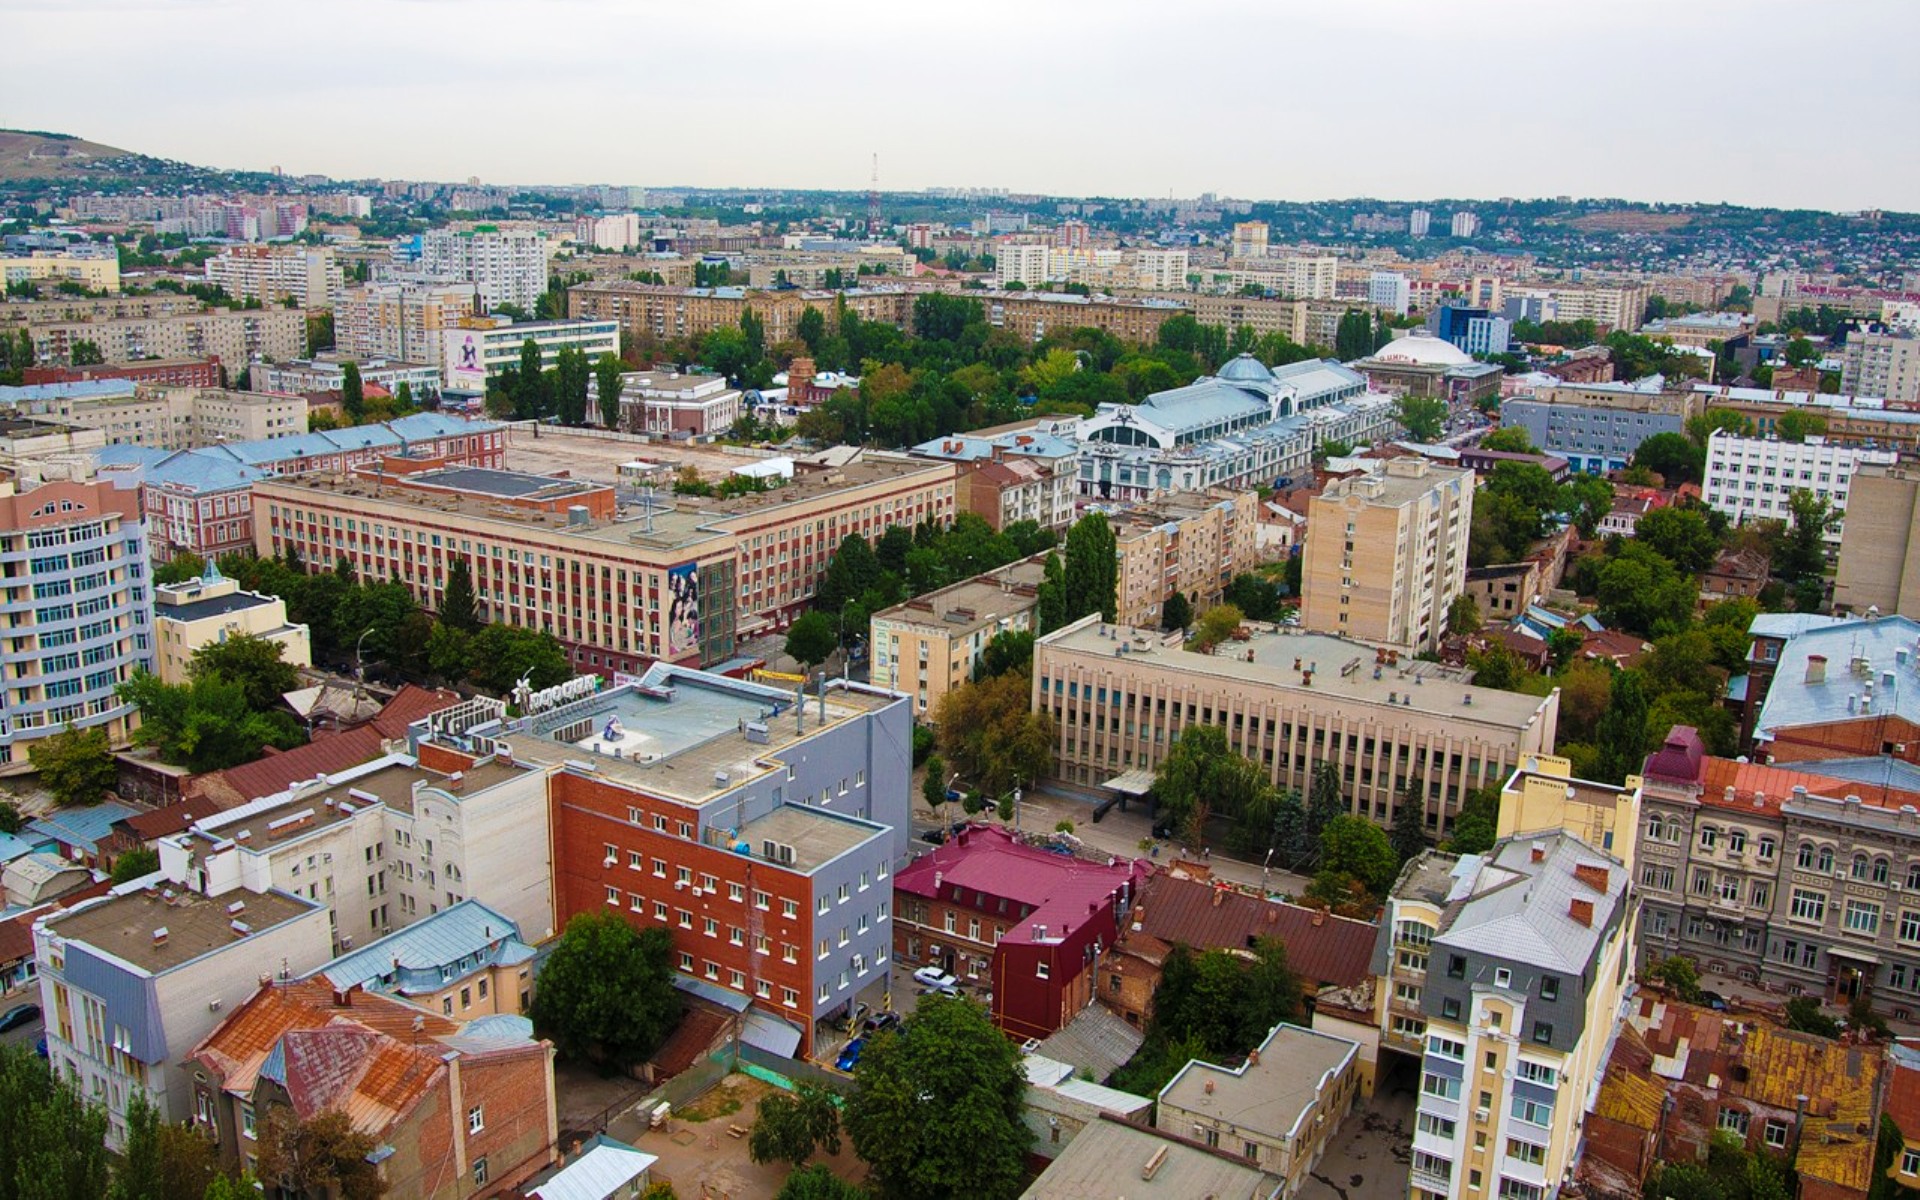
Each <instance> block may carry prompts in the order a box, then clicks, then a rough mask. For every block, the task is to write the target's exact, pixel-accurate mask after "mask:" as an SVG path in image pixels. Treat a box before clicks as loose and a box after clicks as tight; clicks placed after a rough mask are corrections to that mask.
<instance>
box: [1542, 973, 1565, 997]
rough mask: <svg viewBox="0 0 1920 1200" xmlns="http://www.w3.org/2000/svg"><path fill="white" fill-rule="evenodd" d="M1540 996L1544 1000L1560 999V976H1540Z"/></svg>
mask: <svg viewBox="0 0 1920 1200" xmlns="http://www.w3.org/2000/svg"><path fill="white" fill-rule="evenodd" d="M1540 998H1541V999H1542V1000H1558V999H1559V998H1560V977H1559V976H1557V975H1542V976H1541V977H1540Z"/></svg>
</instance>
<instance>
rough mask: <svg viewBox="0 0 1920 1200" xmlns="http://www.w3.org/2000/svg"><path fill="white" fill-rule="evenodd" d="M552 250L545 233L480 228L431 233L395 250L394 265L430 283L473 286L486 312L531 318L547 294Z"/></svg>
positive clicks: (480, 226)
mask: <svg viewBox="0 0 1920 1200" xmlns="http://www.w3.org/2000/svg"><path fill="white" fill-rule="evenodd" d="M553 251H554V245H553V242H552V241H551V239H549V238H548V237H547V235H546V234H544V233H537V232H534V231H533V230H527V229H501V228H499V227H498V226H494V225H476V226H474V227H473V228H472V229H431V230H428V231H427V232H426V233H422V234H417V235H415V236H414V237H412V238H410V239H406V240H405V241H402V242H399V243H396V244H395V247H394V261H395V265H396V266H399V267H401V268H402V269H403V270H416V271H419V272H420V273H421V274H422V275H425V276H427V277H428V278H430V279H446V280H456V281H459V282H462V283H470V284H472V285H473V287H474V290H475V291H477V292H479V294H480V298H481V299H482V300H483V301H484V302H485V303H486V305H487V307H488V308H495V307H498V306H499V305H502V304H512V305H515V306H517V307H519V308H521V309H523V310H524V311H526V312H532V311H533V310H534V306H535V305H536V304H538V303H539V300H540V294H541V293H542V292H544V291H546V290H547V282H548V279H547V277H548V264H549V263H550V262H551V261H552V259H553Z"/></svg>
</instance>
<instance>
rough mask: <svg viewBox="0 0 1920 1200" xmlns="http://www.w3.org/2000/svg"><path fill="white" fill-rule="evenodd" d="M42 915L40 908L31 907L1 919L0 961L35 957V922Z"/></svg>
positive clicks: (17, 960) (16, 960)
mask: <svg viewBox="0 0 1920 1200" xmlns="http://www.w3.org/2000/svg"><path fill="white" fill-rule="evenodd" d="M40 915H41V913H40V910H39V909H30V910H29V911H27V912H23V913H21V914H20V915H19V916H17V917H10V918H8V919H7V920H5V921H0V963H10V962H20V961H22V960H23V959H28V958H32V957H33V922H34V920H35V919H36V918H37V917H39V916H40Z"/></svg>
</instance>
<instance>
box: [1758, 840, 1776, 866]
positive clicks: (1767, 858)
mask: <svg viewBox="0 0 1920 1200" xmlns="http://www.w3.org/2000/svg"><path fill="white" fill-rule="evenodd" d="M1773 849H1774V841H1773V838H1771V837H1763V838H1761V839H1760V848H1759V855H1760V861H1761V862H1772V861H1773Z"/></svg>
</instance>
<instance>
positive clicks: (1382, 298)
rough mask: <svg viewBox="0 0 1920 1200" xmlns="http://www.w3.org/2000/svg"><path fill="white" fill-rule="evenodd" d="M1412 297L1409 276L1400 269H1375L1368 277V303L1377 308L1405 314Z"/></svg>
mask: <svg viewBox="0 0 1920 1200" xmlns="http://www.w3.org/2000/svg"><path fill="white" fill-rule="evenodd" d="M1412 298H1413V292H1412V289H1411V288H1410V287H1409V286H1408V281H1407V277H1406V276H1405V275H1402V274H1401V273H1400V272H1398V271H1375V272H1374V273H1373V274H1372V275H1370V276H1368V278H1367V303H1368V304H1370V305H1372V306H1373V307H1375V308H1377V309H1382V310H1384V311H1386V312H1391V313H1398V314H1399V315H1401V316H1405V315H1406V312H1407V305H1408V304H1410V303H1411V302H1412Z"/></svg>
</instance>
